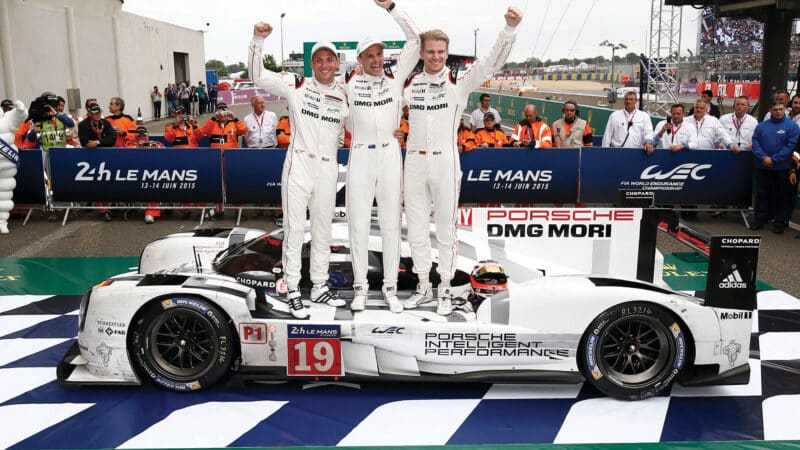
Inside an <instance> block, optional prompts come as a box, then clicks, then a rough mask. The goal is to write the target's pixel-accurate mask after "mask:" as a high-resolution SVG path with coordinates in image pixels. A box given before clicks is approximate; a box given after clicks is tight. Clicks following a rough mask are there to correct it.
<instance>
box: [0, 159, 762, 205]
mask: <svg viewBox="0 0 800 450" xmlns="http://www.w3.org/2000/svg"><path fill="white" fill-rule="evenodd" d="M20 153H21V155H22V158H23V159H22V164H20V170H19V173H18V174H17V180H18V182H19V186H18V188H17V191H15V195H14V200H15V201H17V202H18V203H44V201H45V196H44V186H45V178H44V171H43V166H42V153H41V151H38V150H26V151H23V152H20ZM285 155H286V150H284V149H273V150H244V149H231V150H226V151H225V152H224V157H223V152H221V151H220V150H218V149H209V148H202V149H201V148H198V149H159V150H153V149H61V148H53V149H50V152H49V158H50V167H51V173H50V179H51V181H52V190H53V200H54V201H55V202H194V203H228V204H237V205H251V204H252V205H255V204H277V203H280V175H281V170H282V165H283V160H284V158H285ZM347 157H348V151H347V150H346V149H342V150H340V151H339V155H338V160H339V162H340V164H342V171H341V173H340V186H342V187H344V183H343V182H344V181H345V171H344V170H345V169H344V166H345V165H346V163H347ZM752 165H753V161H752V155H751V154H750V153H749V152H742V153H739V154H734V153H733V152H730V151H722V150H691V151H683V152H677V153H671V152H669V151H666V150H656V151H655V152H654V154H653V155H650V156H647V155H645V153H644V152H643V151H641V150H634V149H619V148H615V149H609V148H593V147H584V148H582V149H540V150H535V151H531V150H519V149H511V148H508V149H475V150H473V151H471V152H468V153H465V154H463V155H462V156H461V168H462V180H461V202H463V203H482V202H505V203H574V202H576V201H582V202H589V203H595V202H596V203H613V202H615V201H616V199H617V191H618V190H619V189H647V190H652V191H653V192H654V193H655V200H656V202H657V203H659V204H675V205H721V206H723V205H724V206H739V207H741V206H748V205H750V203H751V201H750V198H751V192H752V173H753V172H752V171H753V166H752ZM223 174H224V176H223ZM343 199H344V192H343V189H342V191H340V192H339V195H337V200H338V202H339V203H342V201H343Z"/></svg>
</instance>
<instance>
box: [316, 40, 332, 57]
mask: <svg viewBox="0 0 800 450" xmlns="http://www.w3.org/2000/svg"><path fill="white" fill-rule="evenodd" d="M323 48H325V49H328V50H330V51H332V52H333V54H334V55H336V56H337V57H338V56H339V54H338V53H336V46H335V45H333V43H331V42H328V41H319V42H317V43H316V44H314V46H313V47H312V48H311V57H312V58H313V57H314V54H315V53H317V51H319V50H322V49H323Z"/></svg>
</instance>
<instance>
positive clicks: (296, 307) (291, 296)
mask: <svg viewBox="0 0 800 450" xmlns="http://www.w3.org/2000/svg"><path fill="white" fill-rule="evenodd" d="M286 303H288V304H289V310H290V311H291V312H292V316H294V318H295V319H307V318H308V310H307V309H306V307H305V306H304V305H303V300H301V299H300V291H297V290H295V291H289V292H288V293H287V294H286Z"/></svg>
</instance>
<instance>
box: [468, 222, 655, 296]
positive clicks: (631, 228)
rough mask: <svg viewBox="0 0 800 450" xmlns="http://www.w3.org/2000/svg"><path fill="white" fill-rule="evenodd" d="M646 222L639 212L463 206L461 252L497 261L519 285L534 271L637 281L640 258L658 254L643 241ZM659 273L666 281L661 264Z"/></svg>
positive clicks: (650, 260) (547, 273)
mask: <svg viewBox="0 0 800 450" xmlns="http://www.w3.org/2000/svg"><path fill="white" fill-rule="evenodd" d="M643 219H644V213H643V211H642V210H641V209H639V208H617V209H612V208H507V207H506V208H461V209H460V210H459V219H458V223H457V225H458V239H459V241H461V242H462V243H463V245H461V246H460V247H459V254H463V255H465V256H467V255H468V256H475V257H476V258H475V259H494V260H497V261H498V262H500V263H501V264H503V265H504V267H505V269H506V272H507V273H508V274H509V275H510V277H511V279H512V280H514V281H515V282H522V281H525V279H526V278H531V277H532V275H531V273H530V272H531V271H532V270H541V271H545V272H546V275H562V274H576V273H584V274H585V273H592V274H605V275H613V276H619V277H624V278H629V279H636V278H637V271H638V264H639V260H640V259H641V258H643V257H644V256H645V255H644V254H645V253H647V252H651V253H652V252H654V251H655V246H654V243H653V244H652V246H651V244H650V243H648V242H641V241H642V239H641V238H640V236H641V232H640V228H641V223H642V220H643ZM640 252H642V256H640ZM576 255H580V257H577V256H576ZM648 261H649V263H650V264H652V255H650V259H649V260H648ZM470 269H471V268H470ZM654 270H655V271H656V272H655V273H657V274H659V276H658V277H657V278H656V280H660V272H661V262H660V261H656V267H655V268H654Z"/></svg>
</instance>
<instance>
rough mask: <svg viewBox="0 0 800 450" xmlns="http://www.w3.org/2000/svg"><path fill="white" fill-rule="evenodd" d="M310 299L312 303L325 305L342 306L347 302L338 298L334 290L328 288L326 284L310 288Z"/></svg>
mask: <svg viewBox="0 0 800 450" xmlns="http://www.w3.org/2000/svg"><path fill="white" fill-rule="evenodd" d="M311 301H312V302H314V303H325V304H326V305H328V306H333V307H339V306H344V305H346V304H347V302H345V301H344V300H342V299H340V298H339V296H338V295H336V293H335V292H333V291H331V290H330V289H328V285H327V284H323V285H321V286H314V287H313V288H311Z"/></svg>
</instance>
